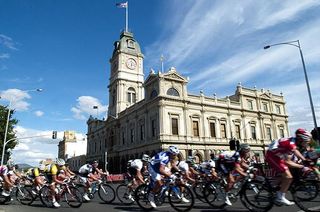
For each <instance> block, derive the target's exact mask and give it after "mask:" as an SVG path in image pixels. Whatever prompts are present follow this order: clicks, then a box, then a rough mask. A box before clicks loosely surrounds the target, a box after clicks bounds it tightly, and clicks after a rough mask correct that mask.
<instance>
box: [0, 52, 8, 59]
mask: <svg viewBox="0 0 320 212" xmlns="http://www.w3.org/2000/svg"><path fill="white" fill-rule="evenodd" d="M9 58H10V54H8V53H2V54H0V59H9Z"/></svg>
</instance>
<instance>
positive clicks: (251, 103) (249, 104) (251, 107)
mask: <svg viewBox="0 0 320 212" xmlns="http://www.w3.org/2000/svg"><path fill="white" fill-rule="evenodd" d="M247 102H248V108H249V110H253V102H252V100H247Z"/></svg>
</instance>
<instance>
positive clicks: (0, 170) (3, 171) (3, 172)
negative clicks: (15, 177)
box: [0, 166, 8, 175]
mask: <svg viewBox="0 0 320 212" xmlns="http://www.w3.org/2000/svg"><path fill="white" fill-rule="evenodd" d="M7 174H8V167H7V166H0V175H7Z"/></svg>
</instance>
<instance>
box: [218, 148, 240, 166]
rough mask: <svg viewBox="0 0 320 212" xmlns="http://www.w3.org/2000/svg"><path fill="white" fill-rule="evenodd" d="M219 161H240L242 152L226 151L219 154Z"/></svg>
mask: <svg viewBox="0 0 320 212" xmlns="http://www.w3.org/2000/svg"><path fill="white" fill-rule="evenodd" d="M218 161H220V162H222V163H233V164H235V163H240V162H241V157H240V153H239V152H236V151H224V152H222V153H221V154H220V155H219V159H218Z"/></svg>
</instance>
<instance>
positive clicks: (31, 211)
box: [0, 195, 320, 212]
mask: <svg viewBox="0 0 320 212" xmlns="http://www.w3.org/2000/svg"><path fill="white" fill-rule="evenodd" d="M316 206H320V202H319V204H318V205H315V207H316ZM284 210H286V211H287V212H289V211H290V212H292V211H299V212H300V209H299V208H298V207H296V206H282V207H278V206H274V207H273V209H272V210H271V211H272V212H284ZM47 211H66V212H75V211H77V212H88V211H92V212H95V211H107V212H109V211H141V210H140V208H139V207H138V206H137V205H136V204H134V205H131V206H125V205H122V204H120V203H119V201H118V200H117V199H116V200H115V201H114V202H113V203H112V204H104V203H102V201H101V200H100V199H99V197H98V195H96V197H95V199H93V200H91V201H90V202H87V203H83V204H82V206H81V207H80V208H70V207H69V206H68V205H67V204H66V203H62V204H61V207H60V208H58V209H54V208H45V207H43V206H42V204H41V202H40V201H36V202H34V203H33V204H32V205H31V206H26V205H21V204H20V203H19V202H18V201H16V200H14V201H12V202H11V203H10V204H7V205H0V212H47ZM154 211H162V212H165V211H174V210H173V209H172V208H171V207H170V205H169V204H167V203H165V204H164V205H162V206H160V207H158V208H157V209H155V210H154ZM191 211H201V212H209V211H228V212H238V211H240V212H242V211H243V212H246V211H248V210H247V209H246V208H245V207H244V206H242V204H241V202H240V200H239V201H237V202H236V203H235V204H234V205H233V206H228V207H226V208H225V209H224V210H218V209H212V208H211V207H210V206H209V205H208V204H206V203H202V202H201V201H196V204H195V206H194V208H193V209H192V210H191ZM319 211H320V209H319Z"/></svg>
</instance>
